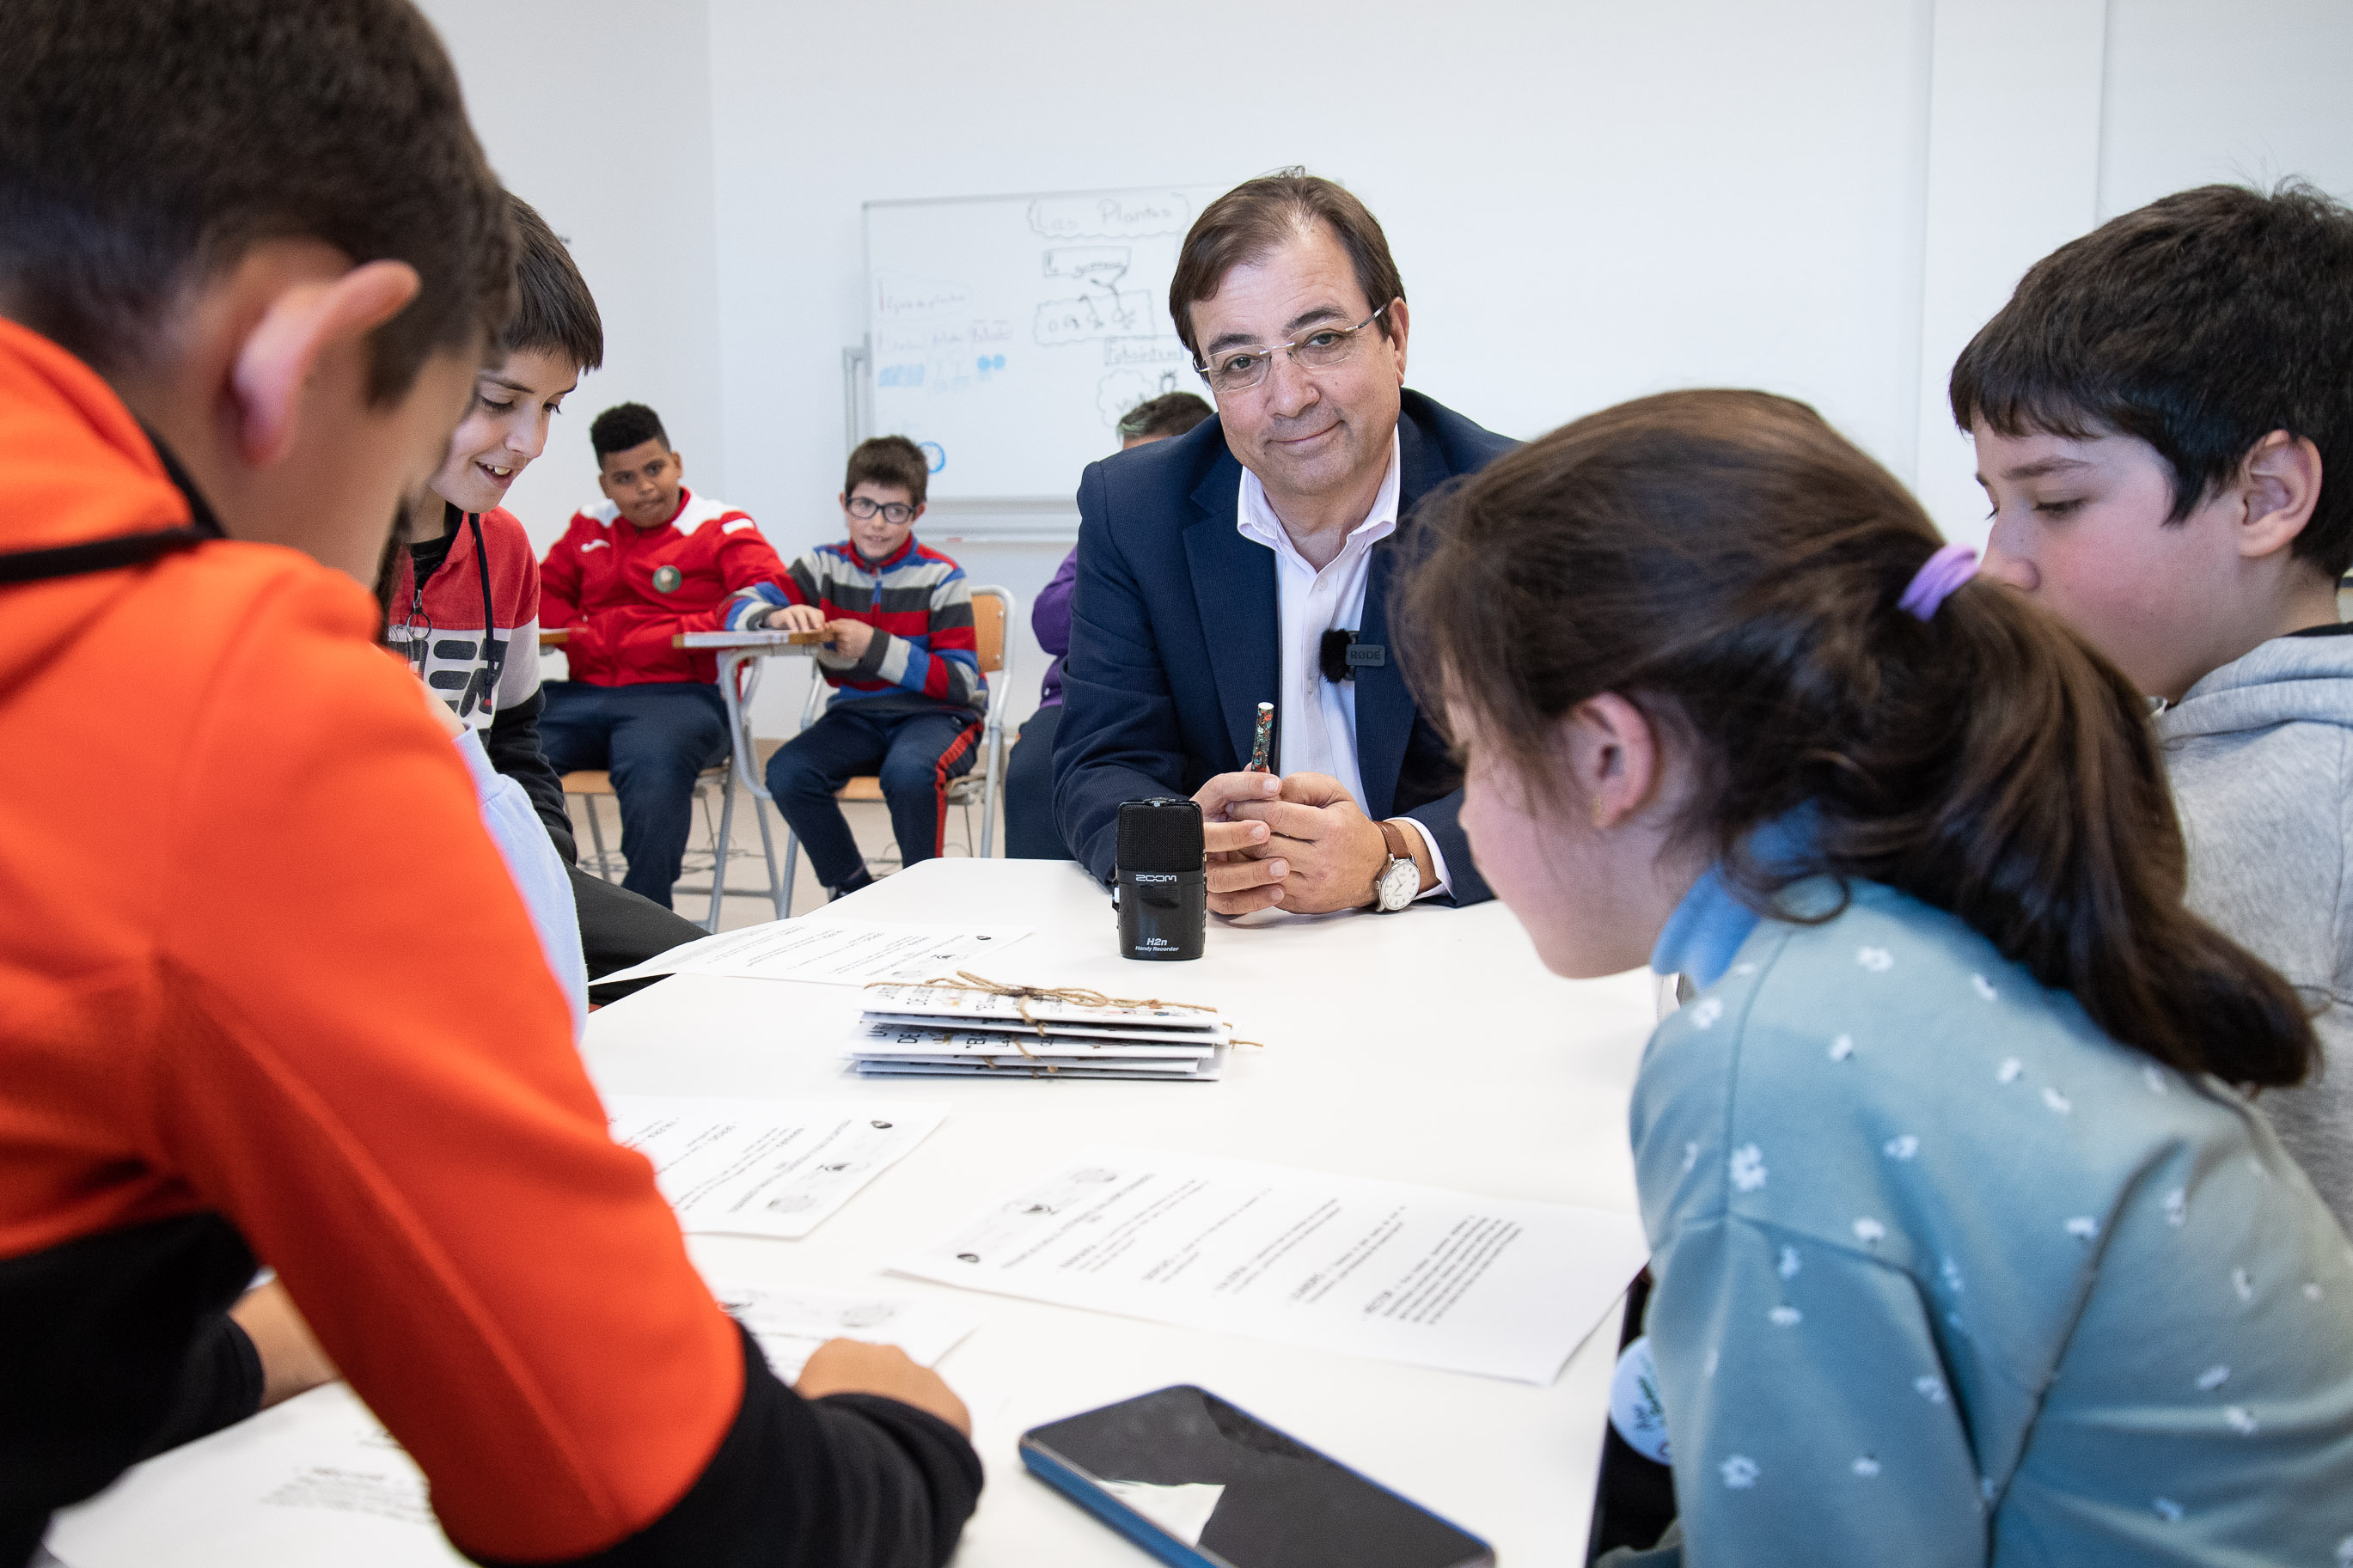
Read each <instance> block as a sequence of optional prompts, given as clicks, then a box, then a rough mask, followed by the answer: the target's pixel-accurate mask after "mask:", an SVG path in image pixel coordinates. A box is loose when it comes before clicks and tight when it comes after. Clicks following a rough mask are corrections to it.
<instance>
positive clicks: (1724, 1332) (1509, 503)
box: [1403, 392, 2353, 1565]
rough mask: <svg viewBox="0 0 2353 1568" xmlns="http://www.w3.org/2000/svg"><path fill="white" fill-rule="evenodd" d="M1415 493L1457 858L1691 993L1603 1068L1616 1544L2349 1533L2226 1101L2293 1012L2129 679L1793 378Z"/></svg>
mask: <svg viewBox="0 0 2353 1568" xmlns="http://www.w3.org/2000/svg"><path fill="white" fill-rule="evenodd" d="M1431 521H1432V524H1433V526H1430V527H1427V528H1425V529H1423V530H1421V531H1420V532H1421V534H1422V537H1423V539H1424V541H1425V542H1426V548H1425V551H1424V553H1423V555H1422V558H1421V559H1420V561H1419V563H1418V564H1417V566H1416V567H1415V569H1414V571H1413V572H1412V574H1410V577H1409V584H1408V587H1407V590H1406V595H1405V604H1404V606H1403V615H1404V618H1403V626H1404V629H1405V636H1406V637H1407V639H1408V640H1407V651H1408V653H1409V666H1408V668H1409V671H1410V673H1411V674H1412V676H1413V677H1414V679H1416V681H1417V682H1418V683H1419V685H1420V686H1421V687H1422V689H1423V690H1424V692H1425V694H1426V695H1427V696H1428V697H1429V698H1430V699H1431V700H1430V702H1429V704H1428V707H1429V709H1430V710H1431V711H1440V710H1442V711H1443V712H1444V713H1445V715H1446V720H1447V723H1448V725H1449V727H1450V729H1451V732H1452V734H1453V737H1454V740H1455V743H1456V745H1457V747H1458V749H1459V750H1460V751H1461V752H1462V754H1463V761H1464V764H1465V767H1466V770H1467V777H1466V785H1465V788H1466V795H1465V800H1464V805H1463V811H1462V821H1463V826H1464V827H1465V828H1466V830H1467V831H1468V832H1469V834H1470V837H1471V840H1472V847H1473V850H1474V852H1475V853H1476V855H1477V858H1478V861H1479V866H1480V869H1481V871H1482V874H1484V875H1485V876H1486V878H1487V879H1488V880H1489V882H1490V883H1491V884H1492V885H1493V887H1494V889H1495V890H1496V892H1497V893H1498V894H1499V895H1500V896H1501V897H1502V898H1503V899H1504V900H1505V901H1506V902H1507V903H1508V904H1510V905H1511V907H1512V909H1513V910H1514V913H1515V914H1517V915H1518V916H1519V918H1520V920H1521V921H1522V922H1523V923H1524V924H1525V926H1526V927H1527V929H1528V931H1529V934H1530V935H1531V936H1532V937H1533V938H1534V940H1535V944H1536V948H1537V951H1538V952H1539V953H1540V954H1541V956H1542V957H1543V958H1544V960H1545V962H1546V964H1547V965H1548V966H1550V967H1551V968H1552V969H1554V970H1555V971H1556V972H1557V973H1562V974H1567V975H1595V974H1606V973H1615V972H1617V971H1620V970H1624V969H1628V968H1631V967H1633V966H1635V965H1637V964H1639V963H1644V962H1646V961H1647V962H1649V963H1651V965H1652V966H1653V967H1654V968H1657V969H1658V970H1660V971H1661V972H1662V973H1678V972H1680V973H1683V974H1685V975H1686V976H1688V977H1689V978H1690V979H1691V981H1692V982H1693V983H1694V984H1696V985H1697V986H1698V987H1699V990H1698V994H1697V996H1696V998H1695V999H1694V1000H1693V1001H1691V1002H1689V1003H1688V1004H1686V1005H1684V1006H1683V1008H1682V1010H1681V1011H1679V1012H1677V1013H1676V1014H1675V1015H1673V1016H1672V1017H1670V1018H1669V1019H1668V1020H1667V1021H1666V1022H1665V1023H1664V1024H1662V1026H1661V1027H1660V1029H1659V1031H1658V1033H1657V1035H1656V1036H1655V1037H1654V1038H1653V1039H1652V1041H1651V1046H1650V1048H1649V1050H1648V1052H1647V1053H1646V1055H1645V1058H1644V1060H1643V1064H1642V1068H1641V1077H1640V1079H1639V1080H1638V1082H1637V1084H1636V1087H1635V1093H1634V1108H1633V1117H1632V1131H1633V1141H1634V1152H1635V1158H1636V1163H1637V1167H1638V1173H1639V1179H1640V1185H1641V1201H1642V1210H1643V1221H1644V1224H1645V1226H1646V1227H1647V1228H1648V1230H1649V1233H1650V1237H1651V1247H1652V1249H1653V1253H1654V1258H1653V1262H1652V1269H1653V1272H1654V1274H1655V1276H1656V1285H1655V1288H1654V1290H1653V1293H1652V1295H1651V1303H1650V1308H1649V1321H1648V1325H1647V1327H1648V1331H1649V1336H1650V1341H1651V1353H1652V1355H1653V1358H1654V1360H1655V1362H1656V1364H1657V1368H1658V1383H1659V1387H1660V1391H1661V1394H1662V1398H1663V1401H1664V1405H1665V1410H1666V1418H1667V1428H1668V1432H1669V1435H1670V1437H1671V1440H1672V1453H1673V1461H1674V1469H1675V1480H1676V1497H1677V1500H1678V1504H1679V1507H1680V1510H1681V1516H1682V1517H1681V1520H1680V1521H1679V1524H1678V1527H1677V1532H1675V1533H1674V1534H1672V1535H1671V1538H1670V1540H1669V1542H1664V1543H1662V1546H1661V1548H1660V1549H1659V1552H1658V1553H1657V1554H1656V1556H1655V1558H1653V1557H1651V1556H1650V1555H1647V1554H1646V1555H1644V1556H1642V1557H1641V1558H1639V1559H1637V1560H1638V1561H1644V1562H1649V1561H1653V1560H1655V1561H1659V1562H1673V1561H1680V1560H1683V1559H1685V1558H1687V1559H1688V1560H1689V1561H1690V1562H1692V1563H1694V1564H1706V1565H1714V1564H1717V1563H1808V1564H1834V1563H1893V1562H1902V1563H1989V1562H1990V1563H2003V1564H2009V1563H2093V1562H2117V1561H2136V1562H2137V1561H2164V1562H2173V1563H2224V1562H2231V1563H2240V1562H2250V1561H2255V1560H2258V1559H2260V1560H2263V1561H2278V1562H2291V1561H2294V1562H2308V1563H2353V1253H2348V1246H2347V1242H2346V1238H2345V1237H2344V1235H2343V1233H2341V1232H2340V1231H2339V1230H2338V1229H2337V1226H2336V1224H2335V1222H2334V1220H2333V1219H2332V1218H2331V1217H2330V1216H2329V1215H2328V1213H2327V1209H2326V1208H2325V1207H2324V1206H2323V1205H2322V1204H2321V1202H2320V1200H2319V1199H2318V1197H2317V1196H2316V1194H2314V1193H2313V1191H2312V1188H2311V1186H2310V1185H2309V1184H2308V1183H2307V1182H2306V1179H2305V1177H2304V1176H2303V1174H2302V1173H2301V1172H2300V1171H2299V1170H2298V1168H2297V1167H2296V1165H2295V1163H2294V1162H2293V1161H2292V1160H2291V1159H2289V1158H2288V1156H2287V1155H2286V1154H2285V1153H2284V1152H2283V1151H2282V1150H2281V1148H2280V1145H2279V1143H2278V1141H2277V1140H2276V1139H2275V1138H2274V1136H2273V1135H2272V1133H2271V1131H2270V1130H2269V1129H2268V1127H2267V1126H2266V1125H2265V1124H2264V1123H2263V1121H2262V1119H2261V1118H2259V1117H2258V1116H2256V1115H2255V1114H2254V1113H2253V1111H2252V1110H2251V1109H2250V1108H2249V1106H2248V1104H2247V1101H2246V1099H2245V1098H2244V1097H2245V1095H2246V1094H2248V1093H2250V1092H2253V1091H2255V1090H2258V1089H2261V1088H2263V1087H2264V1086H2268V1085H2274V1084H2288V1083H2294V1082H2295V1081H2296V1080H2297V1079H2300V1078H2301V1077H2302V1076H2303V1075H2304V1074H2305V1072H2306V1069H2307V1068H2308V1067H2309V1066H2310V1064H2311V1063H2312V1061H2313V1058H2314V1052H2315V1044H2314V1039H2313V1035H2312V1030H2311V1027H2310V1025H2309V1024H2308V1022H2307V1020H2306V1013H2305V1010H2304V1007H2303V1005H2302V1004H2301V1002H2300V1001H2299V1000H2298V998H2297V997H2296V995H2295V994H2294V993H2293V992H2291V991H2290V990H2289V988H2288V987H2287V985H2286V984H2285V983H2284V982H2283V981H2281V980H2280V979H2279V977H2278V976H2277V975H2275V974H2274V973H2272V972H2271V971H2270V970H2268V969H2266V968H2264V967H2263V964H2261V963H2258V962H2257V961H2256V960H2254V959H2253V958H2252V957H2250V956H2249V955H2248V954H2247V953H2246V952H2243V951H2242V950H2241V949H2240V948H2238V947H2237V946H2235V945H2234V944H2232V942H2230V941H2228V940H2227V939H2225V938H2224V937H2222V936H2221V935H2220V934H2219V933H2217V932H2216V931H2213V930H2212V929H2211V928H2210V927H2208V926H2206V925H2204V924H2203V923H2201V922H2200V921H2198V920H2197V919H2196V918H2195V917H2193V916H2192V915H2190V914H2189V912H2188V911H2187V910H2184V909H2183V907H2182V902H2181V898H2182V888H2183V877H2184V856H2183V848H2182V842H2181V837H2180V833H2179V828H2178V827H2177V826H2176V825H2175V822H2174V818H2173V814H2172V807H2171V802H2170V800H2169V798H2168V795H2167V793H2166V784H2165V776H2164V773H2163V769H2162V766H2161V763H2160V762H2159V759H2158V753H2157V751H2156V747H2155V744H2154V742H2153V741H2152V739H2151V736H2150V733H2149V731H2148V728H2147V721H2146V717H2145V714H2144V711H2143V705H2142V701H2141V699H2140V697H2139V695H2138V694H2137V692H2135V691H2134V690H2133V689H2132V687H2131V686H2130V684H2129V683H2128V682H2126V680H2125V679H2123V678H2122V677H2121V676H2119V675H2118V674H2117V673H2116V671H2115V670H2114V669H2113V668H2110V667H2109V666H2108V665H2106V664H2105V663H2104V662H2103V661H2102V660H2101V659H2099V658H2097V657H2096V656H2095V655H2094V654H2093V653H2092V652H2091V651H2090V650H2089V649H2088V648H2087V647H2085V645H2084V643H2083V642H2081V641H2080V640H2079V639H2078V638H2076V637H2074V636H2073V634H2072V633H2070V632H2069V631H2068V630H2066V628H2064V627H2063V626H2061V625H2060V623H2058V622H2057V621H2056V620H2053V619H2051V618H2049V617H2047V616H2044V615H2043V614H2042V613H2041V612H2040V611H2039V610H2037V609H2035V608H2034V607H2032V606H2031V605H2027V604H2025V603H2023V602H2021V601H2020V600H2019V599H2017V598H2015V597H2013V596H2011V595H2010V594H2008V593H2007V592H2006V591H2005V590H2003V589H2002V588H2000V586H1998V585H1996V584H1992V583H1990V582H1978V581H1971V580H1970V575H1969V573H1970V567H1969V560H1968V556H1967V552H1964V551H1959V550H1957V549H1956V548H1953V547H1946V548H1941V549H1940V548H1939V545H1940V541H1939V540H1938V538H1937V535H1936V530H1935V528H1934V527H1933V526H1932V525H1931V524H1930V523H1929V521H1928V520H1927V518H1926V516H1925V515H1924V514H1923V513H1922V511H1921V510H1920V509H1919V507H1918V506H1917V504H1916V503H1915V502H1914V500H1912V499H1911V497H1910V496H1909V495H1908V494H1906V493H1905V490H1904V489H1903V487H1902V486H1901V485H1899V484H1898V483H1897V482H1896V481H1895V480H1894V479H1893V478H1892V477H1890V476H1889V475H1888V474H1887V473H1886V472H1885V471H1884V470H1883V469H1882V468H1879V467H1878V466H1877V465H1876V464H1874V463H1873V462H1872V461H1871V460H1870V459H1869V458H1866V457H1864V456H1863V455H1862V453H1860V452H1858V451H1857V450H1855V449H1854V447H1852V446H1850V445H1849V444H1848V443H1847V442H1845V441H1844V440H1842V439H1841V437H1839V436H1837V435H1836V434H1835V433H1834V432H1833V431H1831V428H1830V427H1829V426H1827V425H1825V424H1824V423H1823V422H1822V421H1821V419H1820V417H1819V416H1816V415H1815V414H1814V413H1813V411H1812V410H1811V409H1810V408H1807V407H1805V406H1804V405H1801V404H1797V403H1793V402H1790V401H1788V400H1787V399H1783V398H1778V397H1771V396H1767V395H1763V394H1757V393H1738V392H1692V393H1676V394H1670V395H1664V396H1660V397H1653V398H1648V399H1644V400H1642V401H1640V402H1636V403H1630V404H1627V405H1622V406H1620V407H1618V408H1614V409H1610V410H1609V411H1607V412H1604V413H1601V414H1599V415H1595V416H1592V417H1590V418H1588V419H1583V420H1580V421H1578V422H1577V423H1576V424H1574V425H1571V426H1567V427H1566V428H1564V429H1561V430H1558V431H1556V432H1555V433H1553V434H1552V435H1550V436H1548V437H1545V438H1543V439H1542V440H1539V441H1536V442H1534V443H1532V444H1530V445H1529V446H1526V447H1521V448H1519V449H1518V450H1516V451H1514V453H1512V454H1510V455H1509V456H1507V457H1504V458H1500V459H1498V460H1497V461H1496V462H1495V463H1493V465H1491V466H1490V467H1489V468H1486V469H1484V470H1483V471H1482V472H1481V473H1480V474H1479V475H1477V476H1476V477H1475V478H1473V479H1471V480H1470V481H1469V482H1468V483H1467V484H1466V485H1465V486H1464V487H1463V488H1461V489H1458V490H1456V491H1454V492H1453V493H1451V495H1450V496H1448V497H1446V498H1444V499H1443V500H1442V501H1441V502H1440V507H1439V510H1438V511H1437V513H1436V515H1435V516H1434V517H1433V518H1432V520H1431Z"/></svg>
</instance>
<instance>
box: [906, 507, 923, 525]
mask: <svg viewBox="0 0 2353 1568" xmlns="http://www.w3.org/2000/svg"><path fill="white" fill-rule="evenodd" d="M921 521H923V502H922V501H917V502H916V503H915V510H913V511H911V512H909V513H908V514H907V526H908V527H910V528H913V526H914V525H915V524H917V523H919V522H921Z"/></svg>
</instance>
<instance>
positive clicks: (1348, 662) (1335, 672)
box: [1315, 626, 1389, 686]
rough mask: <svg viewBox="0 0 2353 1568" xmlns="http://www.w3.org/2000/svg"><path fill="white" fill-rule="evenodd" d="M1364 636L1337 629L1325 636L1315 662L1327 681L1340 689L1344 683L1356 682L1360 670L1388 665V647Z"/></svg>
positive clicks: (1319, 645)
mask: <svg viewBox="0 0 2353 1568" xmlns="http://www.w3.org/2000/svg"><path fill="white" fill-rule="evenodd" d="M1363 635H1364V634H1363V633H1361V632H1357V631H1354V630H1349V629H1346V628H1342V627H1336V626H1335V628H1333V629H1332V630H1331V631H1328V632H1325V633H1324V640H1323V641H1322V642H1321V643H1319V644H1317V645H1316V649H1315V653H1316V660H1315V662H1316V664H1317V665H1318V666H1319V667H1320V668H1322V669H1323V671H1324V679H1326V680H1328V681H1330V682H1332V683H1333V684H1334V685H1335V686H1337V685H1338V684H1339V683H1340V682H1341V681H1344V680H1354V679H1356V671H1358V670H1359V669H1367V668H1371V669H1377V668H1380V667H1381V666H1383V665H1385V664H1387V663H1388V661H1389V650H1388V644H1386V643H1377V642H1366V641H1363V640H1362V638H1363Z"/></svg>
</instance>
